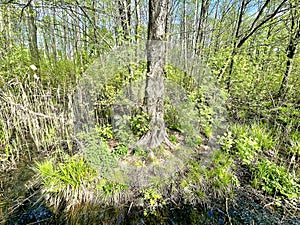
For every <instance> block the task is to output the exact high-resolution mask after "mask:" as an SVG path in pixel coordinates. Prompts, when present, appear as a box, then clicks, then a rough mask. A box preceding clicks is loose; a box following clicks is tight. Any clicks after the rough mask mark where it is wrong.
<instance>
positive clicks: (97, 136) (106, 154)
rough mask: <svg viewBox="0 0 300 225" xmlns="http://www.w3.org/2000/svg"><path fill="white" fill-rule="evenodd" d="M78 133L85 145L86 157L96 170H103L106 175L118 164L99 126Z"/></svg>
mask: <svg viewBox="0 0 300 225" xmlns="http://www.w3.org/2000/svg"><path fill="white" fill-rule="evenodd" d="M77 135H78V137H79V139H80V140H81V142H82V143H83V145H84V149H83V151H84V155H83V156H84V159H85V160H86V161H87V162H88V164H89V165H90V166H91V167H92V168H93V169H94V170H96V171H101V172H102V174H103V175H104V174H106V173H108V172H109V171H110V170H111V169H112V168H114V167H116V166H117V165H118V162H117V159H116V157H115V155H114V154H113V153H112V152H111V150H110V149H109V146H108V144H107V142H106V141H105V140H104V139H103V138H102V136H101V133H99V130H98V128H97V127H96V128H94V129H92V130H91V131H89V132H81V133H78V134H77Z"/></svg>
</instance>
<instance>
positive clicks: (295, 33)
mask: <svg viewBox="0 0 300 225" xmlns="http://www.w3.org/2000/svg"><path fill="white" fill-rule="evenodd" d="M290 8H291V32H292V34H291V37H290V39H289V43H288V46H287V49H286V56H287V61H286V66H285V72H284V75H283V79H282V82H281V85H280V88H279V91H278V98H279V99H280V100H283V99H284V98H285V96H286V93H287V91H288V89H287V86H288V82H289V77H290V74H291V71H292V67H293V63H294V58H295V54H296V50H297V46H298V43H299V41H300V19H299V16H300V13H297V12H298V10H299V7H297V6H292V5H291V6H290ZM294 8H295V10H293V9H294Z"/></svg>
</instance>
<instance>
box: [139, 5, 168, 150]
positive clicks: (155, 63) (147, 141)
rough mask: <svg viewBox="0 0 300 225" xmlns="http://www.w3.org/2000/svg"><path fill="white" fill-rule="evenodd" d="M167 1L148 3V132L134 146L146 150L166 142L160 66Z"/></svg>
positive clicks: (164, 35)
mask: <svg viewBox="0 0 300 225" xmlns="http://www.w3.org/2000/svg"><path fill="white" fill-rule="evenodd" d="M167 9H168V0H149V25H148V42H147V61H148V62H147V76H146V87H145V98H144V106H145V109H146V112H147V113H148V115H149V118H150V129H149V131H148V132H147V133H146V134H145V135H144V136H143V137H142V138H141V139H140V140H139V141H138V143H137V144H138V145H142V146H145V147H148V148H150V149H152V148H155V147H158V146H159V145H161V144H162V143H163V142H164V141H165V140H166V127H165V123H164V65H165V53H166V43H165V39H166V23H167V15H168V10H167Z"/></svg>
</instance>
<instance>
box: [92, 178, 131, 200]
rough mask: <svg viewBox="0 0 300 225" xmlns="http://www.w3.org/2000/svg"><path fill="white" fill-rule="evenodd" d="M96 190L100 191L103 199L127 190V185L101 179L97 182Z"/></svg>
mask: <svg viewBox="0 0 300 225" xmlns="http://www.w3.org/2000/svg"><path fill="white" fill-rule="evenodd" d="M96 188H97V190H98V191H100V193H101V192H103V193H104V196H105V197H110V196H111V195H113V194H116V193H119V192H121V191H125V190H126V189H127V185H126V184H123V183H120V182H114V181H111V180H107V179H103V178H101V179H99V181H98V182H97V184H96Z"/></svg>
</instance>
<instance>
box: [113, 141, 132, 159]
mask: <svg viewBox="0 0 300 225" xmlns="http://www.w3.org/2000/svg"><path fill="white" fill-rule="evenodd" d="M113 154H114V155H115V156H117V157H121V158H124V157H125V156H126V155H127V154H128V146H127V145H125V144H119V145H118V146H117V147H116V148H115V149H114V150H113Z"/></svg>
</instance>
